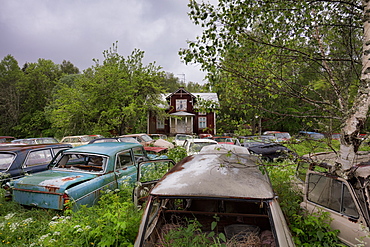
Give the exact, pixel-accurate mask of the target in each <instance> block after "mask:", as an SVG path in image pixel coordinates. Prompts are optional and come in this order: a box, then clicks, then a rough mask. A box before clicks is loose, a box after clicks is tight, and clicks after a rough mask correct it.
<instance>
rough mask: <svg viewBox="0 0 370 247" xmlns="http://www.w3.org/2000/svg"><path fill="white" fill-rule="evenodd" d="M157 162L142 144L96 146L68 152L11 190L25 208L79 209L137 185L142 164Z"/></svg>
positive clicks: (82, 147) (105, 144) (19, 180)
mask: <svg viewBox="0 0 370 247" xmlns="http://www.w3.org/2000/svg"><path fill="white" fill-rule="evenodd" d="M146 161H148V162H150V163H148V162H146ZM156 162H160V160H159V161H157V160H155V161H152V160H149V159H148V157H147V155H146V152H145V150H144V148H143V146H142V145H141V144H135V143H124V142H105V143H93V144H88V145H83V146H79V147H75V148H71V149H69V150H66V151H64V152H63V153H62V154H60V155H59V156H57V157H56V158H55V159H54V160H53V161H52V162H51V163H50V166H51V168H50V169H49V170H47V171H43V172H40V173H37V174H34V175H33V176H26V177H23V178H20V179H17V180H14V181H11V182H10V183H9V190H10V191H11V194H12V198H13V201H15V202H17V203H19V204H21V205H26V206H36V207H41V208H48V209H56V210H63V209H64V208H65V207H66V205H67V204H68V203H71V204H72V206H73V209H78V208H79V207H80V206H81V205H87V206H92V205H94V204H95V203H96V202H97V201H98V198H99V197H100V194H101V193H102V192H103V191H104V190H107V189H110V190H115V189H119V188H120V187H121V186H123V185H125V184H134V183H135V182H137V176H138V175H137V174H138V168H139V164H146V165H148V164H153V163H156Z"/></svg>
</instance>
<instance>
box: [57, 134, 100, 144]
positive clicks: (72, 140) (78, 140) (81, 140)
mask: <svg viewBox="0 0 370 247" xmlns="http://www.w3.org/2000/svg"><path fill="white" fill-rule="evenodd" d="M101 137H103V136H100V135H81V136H65V137H63V139H62V140H61V141H60V142H61V143H68V144H71V145H72V146H73V147H77V146H82V145H86V144H88V143H89V141H91V140H93V139H96V138H101Z"/></svg>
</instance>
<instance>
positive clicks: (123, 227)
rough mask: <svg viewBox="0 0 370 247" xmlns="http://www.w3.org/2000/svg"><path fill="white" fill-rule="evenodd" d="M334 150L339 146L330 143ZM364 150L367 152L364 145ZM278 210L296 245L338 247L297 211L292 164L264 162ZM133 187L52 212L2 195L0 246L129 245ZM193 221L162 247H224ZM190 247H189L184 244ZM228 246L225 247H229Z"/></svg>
mask: <svg viewBox="0 0 370 247" xmlns="http://www.w3.org/2000/svg"><path fill="white" fill-rule="evenodd" d="M333 145H334V146H335V145H337V144H335V143H334V144H333ZM289 147H290V148H292V149H293V150H295V151H296V152H297V153H298V154H299V155H302V154H304V153H307V150H312V149H311V148H313V147H315V149H314V150H313V151H315V152H319V151H328V149H327V148H326V147H325V145H324V143H320V142H302V143H299V144H290V145H289ZM364 148H369V147H368V146H366V145H365V146H364ZM169 156H171V158H174V159H177V160H180V159H181V158H182V157H184V153H183V150H182V149H181V148H176V149H174V150H173V151H171V153H169ZM266 167H267V171H268V173H269V175H270V178H271V181H272V183H273V186H274V188H275V190H276V192H277V194H278V196H279V200H280V205H281V207H282V210H283V211H284V213H285V215H286V217H287V221H288V223H289V226H290V229H291V232H292V235H293V237H294V241H295V243H296V245H297V246H342V245H341V244H340V243H339V242H338V238H337V231H334V230H331V229H330V227H329V222H330V218H329V217H328V215H326V214H324V213H321V214H320V213H319V214H315V215H311V214H306V213H304V212H303V211H302V210H301V209H300V206H299V204H300V202H301V200H302V197H301V194H300V192H299V191H297V190H296V189H294V188H295V187H296V186H292V185H294V181H296V180H295V176H294V174H295V168H296V165H295V163H294V162H293V160H287V161H284V162H281V163H274V162H270V163H266ZM132 189H133V188H131V187H127V188H122V189H120V190H116V191H107V192H106V193H105V194H104V195H103V196H102V198H101V200H100V202H99V204H98V205H96V206H93V207H89V208H87V207H81V208H80V210H79V211H76V212H73V211H65V212H59V211H52V210H45V209H37V208H24V207H22V206H20V205H18V204H16V203H14V202H8V201H5V199H4V191H3V190H2V189H1V190H0V245H4V246H17V247H18V246H132V245H133V243H134V241H135V237H136V234H137V231H138V227H139V224H140V220H141V214H142V210H139V209H137V208H136V207H135V206H134V204H133V202H132ZM198 224H199V223H198V222H196V221H192V222H188V225H187V226H185V227H184V226H182V227H181V228H176V229H177V230H176V231H168V235H167V236H165V237H164V238H163V241H164V246H181V247H183V246H225V244H224V243H225V241H224V237H223V236H222V235H219V233H217V231H216V230H215V229H216V226H217V219H215V221H214V223H213V224H212V229H210V232H208V233H206V234H197V235H196V236H197V237H196V238H195V237H193V236H194V232H197V231H198V230H197V229H199V225H198ZM184 243H188V245H184ZM228 246H229V245H228Z"/></svg>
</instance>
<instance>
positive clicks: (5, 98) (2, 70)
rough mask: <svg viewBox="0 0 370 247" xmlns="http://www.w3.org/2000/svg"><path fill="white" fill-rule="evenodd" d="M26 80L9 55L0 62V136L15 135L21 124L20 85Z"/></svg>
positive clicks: (16, 63)
mask: <svg viewBox="0 0 370 247" xmlns="http://www.w3.org/2000/svg"><path fill="white" fill-rule="evenodd" d="M23 80H24V74H23V72H22V70H21V69H20V68H19V66H18V62H17V61H16V60H15V58H14V57H13V56H11V55H7V56H5V57H4V59H3V60H1V62H0V87H1V90H0V115H1V119H0V135H15V136H17V133H16V132H15V131H14V129H13V128H14V127H15V126H16V125H17V124H18V122H19V115H20V112H21V111H20V102H21V98H20V95H19V92H18V84H21V83H22V81H23Z"/></svg>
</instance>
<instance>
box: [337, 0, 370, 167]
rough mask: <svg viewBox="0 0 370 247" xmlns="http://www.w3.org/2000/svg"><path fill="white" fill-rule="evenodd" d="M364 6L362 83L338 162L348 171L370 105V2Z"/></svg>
mask: <svg viewBox="0 0 370 247" xmlns="http://www.w3.org/2000/svg"><path fill="white" fill-rule="evenodd" d="M362 4H363V6H364V19H363V20H364V23H363V27H364V36H363V55H362V73H361V85H360V87H359V89H358V93H357V97H356V99H355V101H354V104H353V106H352V108H351V110H350V111H349V112H348V114H347V118H346V119H345V122H344V126H343V129H342V138H341V145H340V151H339V159H338V163H339V164H340V166H341V169H342V170H344V171H346V170H348V169H350V168H351V166H352V165H353V164H354V162H355V155H356V152H357V150H358V147H359V145H360V140H359V138H358V134H359V133H360V131H361V129H362V128H363V127H364V124H365V121H366V117H367V113H368V110H369V105H370V97H369V96H370V93H369V92H370V4H369V0H363V1H362Z"/></svg>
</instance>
